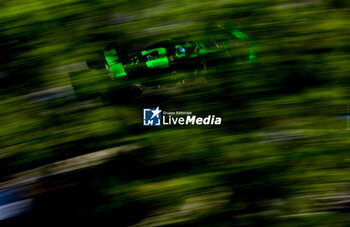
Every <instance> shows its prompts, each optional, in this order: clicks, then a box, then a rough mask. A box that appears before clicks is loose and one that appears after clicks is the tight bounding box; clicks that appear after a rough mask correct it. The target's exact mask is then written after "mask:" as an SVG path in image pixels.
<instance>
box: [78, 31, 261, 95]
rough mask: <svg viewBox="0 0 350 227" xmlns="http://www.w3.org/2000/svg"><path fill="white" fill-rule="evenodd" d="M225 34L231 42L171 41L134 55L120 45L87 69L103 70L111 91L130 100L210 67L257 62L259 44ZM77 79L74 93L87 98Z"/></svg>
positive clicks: (238, 34) (236, 34) (109, 48)
mask: <svg viewBox="0 0 350 227" xmlns="http://www.w3.org/2000/svg"><path fill="white" fill-rule="evenodd" d="M225 32H226V33H228V35H229V36H227V37H230V38H227V39H210V40H203V41H184V40H169V41H162V42H158V43H155V44H153V45H151V46H149V47H147V48H145V49H142V50H137V51H131V52H127V51H126V50H125V48H122V47H121V46H120V45H118V44H111V45H109V46H107V47H106V48H105V49H104V50H103V56H101V58H99V59H96V60H92V61H91V60H90V61H87V65H88V67H89V69H92V70H103V71H104V72H106V73H107V74H109V76H110V78H111V79H112V80H114V81H113V83H114V86H112V87H113V88H111V89H112V90H114V91H115V90H116V89H117V90H119V91H122V92H121V93H122V96H127V97H130V96H135V95H140V94H141V93H142V91H143V90H144V89H149V88H155V87H160V86H163V85H164V84H167V83H168V84H169V82H175V84H181V83H184V82H185V80H186V79H187V78H189V77H193V76H195V75H196V74H197V72H198V71H200V70H202V71H203V70H204V71H206V70H207V68H208V66H211V67H212V66H214V67H217V66H219V65H222V64H225V63H226V62H228V61H232V60H233V59H238V58H239V59H241V60H242V58H246V59H244V60H243V61H245V62H247V63H252V62H255V61H256V56H255V48H256V44H255V42H254V41H253V40H251V39H250V38H249V37H248V36H247V35H246V34H244V33H243V32H242V31H240V30H237V29H234V30H229V31H228V30H225ZM242 45H243V46H245V48H244V51H239V50H241V48H238V47H239V46H242ZM75 77H76V74H71V81H72V85H73V87H74V90H75V92H76V94H77V93H79V95H80V96H81V95H83V96H84V95H85V94H82V93H83V92H79V91H78V90H79V89H78V88H77V87H78V86H77V85H78V82H79V81H78V80H77V79H76V78H75ZM85 80H86V79H85ZM88 93H89V92H88ZM90 94H91V92H90ZM95 95H96V94H95ZM114 96H116V95H114ZM117 96H120V94H118V95H117Z"/></svg>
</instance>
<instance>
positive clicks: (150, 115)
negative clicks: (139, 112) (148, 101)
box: [143, 106, 162, 126]
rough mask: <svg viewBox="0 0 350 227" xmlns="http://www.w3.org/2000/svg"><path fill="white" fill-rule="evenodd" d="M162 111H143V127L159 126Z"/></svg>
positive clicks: (152, 109) (154, 109)
mask: <svg viewBox="0 0 350 227" xmlns="http://www.w3.org/2000/svg"><path fill="white" fill-rule="evenodd" d="M161 112H162V110H160V109H159V106H158V107H157V108H145V109H143V126H160V117H161V116H160V113H161Z"/></svg>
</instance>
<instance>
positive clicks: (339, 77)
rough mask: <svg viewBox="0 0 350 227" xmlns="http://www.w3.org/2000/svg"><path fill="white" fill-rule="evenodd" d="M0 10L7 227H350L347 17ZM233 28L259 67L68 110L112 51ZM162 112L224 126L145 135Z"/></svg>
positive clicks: (77, 0)
mask: <svg viewBox="0 0 350 227" xmlns="http://www.w3.org/2000/svg"><path fill="white" fill-rule="evenodd" d="M0 7H1V9H2V10H1V14H0V51H1V54H0V86H1V90H0V122H1V125H0V126H1V127H0V158H1V159H0V170H1V171H0V179H1V183H0V220H1V222H0V223H1V224H9V225H12V224H17V223H20V222H23V223H29V222H35V223H47V224H49V223H57V222H62V223H68V222H69V221H72V220H73V221H77V222H80V223H87V222H90V221H98V222H100V223H101V224H102V223H104V222H106V223H107V222H109V221H112V223H113V225H115V226H331V225H332V226H349V221H350V216H349V212H350V200H349V199H350V181H349V180H350V171H349V164H350V158H349V149H350V139H349V138H350V131H349V130H348V129H349V127H350V122H349V124H348V121H347V119H348V118H349V120H350V116H349V117H348V114H347V113H348V112H349V108H350V106H349V104H350V103H349V100H350V96H349V95H350V92H349V87H350V73H349V72H350V61H349V56H350V54H349V53H350V42H349V39H350V29H349V25H350V14H349V13H350V5H349V1H347V0H303V1H298V0H271V1H262V0H234V1H230V0H218V1H213V0H191V1H190V0H187V1H185V0H183V1H182V0H164V1H154V0H149V1H140V0H132V1H131V0H129V1H125V0H115V1H107V0H90V1H86V0H65V1H47V0H35V1H34V0H30V1H24V0H12V1H1V2H0ZM227 22H234V23H235V24H236V25H237V27H238V28H239V29H240V30H242V31H244V32H245V33H246V34H247V35H248V36H249V37H251V38H252V39H253V40H254V41H255V42H256V43H257V45H258V49H257V50H256V55H257V62H256V63H254V64H242V65H230V66H228V67H226V68H225V69H224V70H221V69H216V70H211V71H210V73H211V74H212V75H213V77H214V78H216V79H214V82H211V83H208V84H206V85H205V86H204V85H203V86H202V85H199V86H197V85H196V86H187V87H186V88H183V87H179V88H178V89H175V90H176V92H174V93H172V92H170V93H169V92H167V93H166V94H160V95H158V96H151V97H148V98H145V99H141V100H139V101H136V102H133V103H124V104H120V105H110V104H105V103H103V102H102V101H101V100H100V99H99V98H95V99H91V100H85V101H79V100H77V98H76V96H75V95H74V92H73V89H72V86H71V82H70V78H69V74H70V73H72V72H76V71H79V70H83V69H85V68H86V64H85V61H86V60H87V59H89V58H91V57H93V56H94V55H95V53H96V52H97V51H99V50H101V49H103V48H104V47H105V46H106V45H108V43H110V42H124V43H125V44H126V45H128V46H129V48H131V49H137V48H140V49H142V48H145V47H146V46H147V45H150V44H152V42H157V41H162V40H168V39H170V38H176V37H186V36H188V37H202V38H203V39H206V38H208V37H207V34H209V33H210V27H215V26H217V25H219V24H224V23H227ZM98 86H99V85H98V84H92V85H91V88H90V89H91V91H93V90H94V89H97V87H98ZM156 106H160V107H161V108H162V109H164V110H166V111H176V110H181V111H192V112H193V113H194V114H196V115H198V116H207V115H208V114H215V115H216V116H221V117H222V119H223V123H222V125H221V126H182V127H176V126H173V127H143V126H142V108H143V107H156ZM348 106H349V107H348ZM102 225H103V224H102Z"/></svg>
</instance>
